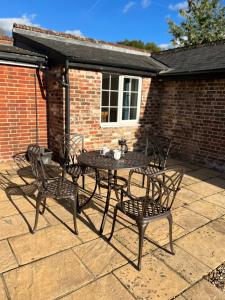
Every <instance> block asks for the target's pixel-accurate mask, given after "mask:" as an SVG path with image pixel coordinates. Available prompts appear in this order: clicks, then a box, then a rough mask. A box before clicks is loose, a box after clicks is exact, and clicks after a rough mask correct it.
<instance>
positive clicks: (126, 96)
mask: <svg viewBox="0 0 225 300" xmlns="http://www.w3.org/2000/svg"><path fill="white" fill-rule="evenodd" d="M123 106H129V93H123Z"/></svg>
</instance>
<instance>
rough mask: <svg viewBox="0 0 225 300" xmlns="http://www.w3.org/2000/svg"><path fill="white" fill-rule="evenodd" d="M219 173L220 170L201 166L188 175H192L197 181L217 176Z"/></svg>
mask: <svg viewBox="0 0 225 300" xmlns="http://www.w3.org/2000/svg"><path fill="white" fill-rule="evenodd" d="M219 175H220V173H219V172H217V171H214V170H212V169H207V168H200V169H197V170H194V171H189V172H187V176H189V177H192V178H193V180H195V181H202V180H207V179H209V178H213V177H217V176H219Z"/></svg>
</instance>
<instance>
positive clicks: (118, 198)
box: [114, 170, 120, 201]
mask: <svg viewBox="0 0 225 300" xmlns="http://www.w3.org/2000/svg"><path fill="white" fill-rule="evenodd" d="M114 183H115V186H116V184H117V170H115V171H114ZM115 195H116V198H117V200H118V201H120V197H119V192H118V190H117V189H115Z"/></svg>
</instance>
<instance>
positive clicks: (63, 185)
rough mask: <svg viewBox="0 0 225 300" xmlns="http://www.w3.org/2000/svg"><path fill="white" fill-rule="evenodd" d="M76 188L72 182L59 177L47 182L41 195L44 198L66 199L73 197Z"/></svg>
mask: <svg viewBox="0 0 225 300" xmlns="http://www.w3.org/2000/svg"><path fill="white" fill-rule="evenodd" d="M76 188H77V186H76V185H75V184H74V183H73V182H71V181H69V180H67V179H66V178H63V179H62V177H60V178H56V179H52V180H49V181H48V182H47V184H46V187H45V188H44V189H43V190H42V193H43V194H44V195H45V196H46V197H56V198H66V197H70V196H73V195H75V193H76Z"/></svg>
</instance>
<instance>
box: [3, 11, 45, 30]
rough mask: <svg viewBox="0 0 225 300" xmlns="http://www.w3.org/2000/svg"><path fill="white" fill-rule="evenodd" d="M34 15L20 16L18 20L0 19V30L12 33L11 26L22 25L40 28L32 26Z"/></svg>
mask: <svg viewBox="0 0 225 300" xmlns="http://www.w3.org/2000/svg"><path fill="white" fill-rule="evenodd" d="M35 17H36V15H35V14H33V15H26V14H24V15H22V17H20V18H0V28H2V29H3V30H4V31H6V32H7V33H10V32H12V28H13V24H14V23H17V24H23V25H28V26H37V27H40V25H39V24H34V23H33V20H34V19H35Z"/></svg>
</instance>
